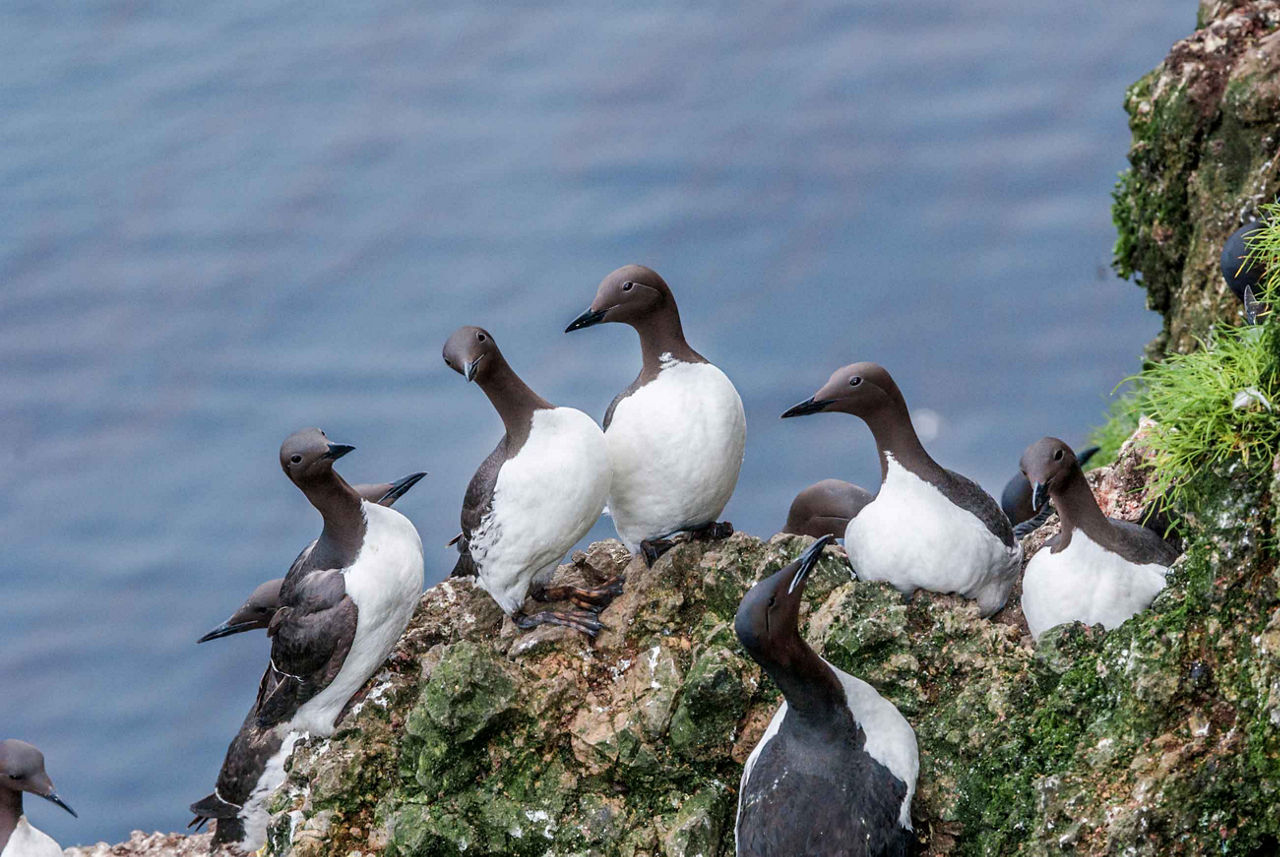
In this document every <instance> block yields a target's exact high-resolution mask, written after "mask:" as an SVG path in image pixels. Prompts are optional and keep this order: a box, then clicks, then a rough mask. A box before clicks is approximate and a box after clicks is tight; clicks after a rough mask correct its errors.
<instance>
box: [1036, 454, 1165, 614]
mask: <svg viewBox="0 0 1280 857" xmlns="http://www.w3.org/2000/svg"><path fill="white" fill-rule="evenodd" d="M1022 470H1023V472H1024V473H1025V474H1026V476H1027V479H1029V480H1031V482H1032V483H1034V486H1033V488H1032V493H1033V495H1034V497H1035V499H1034V501H1033V502H1034V504H1035V506H1036V507H1037V508H1039V507H1040V506H1042V505H1043V504H1044V503H1046V502H1047V501H1048V500H1049V499H1052V500H1053V505H1054V508H1056V509H1057V510H1058V517H1059V518H1060V519H1061V520H1062V530H1061V531H1060V532H1059V533H1058V535H1056V536H1054V537H1053V538H1051V539H1049V540H1048V541H1046V542H1045V543H1044V547H1042V548H1041V549H1040V550H1039V551H1038V552H1037V553H1036V554H1035V556H1033V557H1031V561H1030V562H1028V563H1027V571H1026V574H1025V575H1024V577H1023V579H1022V613H1023V615H1024V616H1026V617H1027V627H1028V628H1029V629H1030V630H1031V635H1032V636H1033V637H1037V638H1038V637H1039V636H1040V635H1041V634H1043V633H1044V632H1045V631H1047V630H1048V629H1049V628H1052V627H1054V626H1055V625H1061V624H1063V623H1065V622H1084V623H1085V624H1086V625H1096V624H1101V625H1102V626H1103V627H1104V628H1114V627H1116V626H1117V625H1119V624H1121V623H1122V622H1124V621H1125V620H1126V619H1128V618H1129V617H1131V616H1133V615H1134V614H1135V613H1137V612H1139V611H1141V610H1145V609H1147V607H1149V606H1150V605H1151V602H1152V600H1154V599H1155V597H1156V594H1157V593H1159V592H1160V590H1161V589H1164V584H1165V574H1166V572H1167V570H1168V567H1169V566H1170V565H1172V564H1173V561H1174V560H1175V559H1177V558H1178V551H1177V550H1176V549H1175V548H1174V547H1173V546H1172V545H1170V544H1169V543H1168V542H1166V541H1165V540H1164V539H1162V538H1160V536H1158V535H1157V534H1156V533H1154V532H1152V531H1151V530H1149V529H1147V528H1146V527H1142V526H1139V525H1137V524H1131V523H1128V522H1127V521H1118V520H1116V519H1115V518H1108V517H1106V516H1105V515H1103V514H1102V510H1101V509H1099V508H1098V503H1097V501H1096V500H1095V499H1094V497H1093V492H1092V491H1090V490H1089V483H1088V482H1087V481H1086V480H1085V478H1084V472H1083V471H1082V470H1081V469H1080V464H1079V462H1078V461H1077V460H1076V456H1075V454H1074V453H1073V452H1072V451H1071V447H1069V446H1067V445H1066V444H1065V443H1063V442H1062V441H1060V440H1058V439H1057V438H1056V437H1046V438H1043V439H1042V440H1038V441H1036V442H1035V443H1033V444H1032V445H1031V446H1029V447H1027V451H1026V452H1024V453H1023V454H1022Z"/></svg>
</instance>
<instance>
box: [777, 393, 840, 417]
mask: <svg viewBox="0 0 1280 857" xmlns="http://www.w3.org/2000/svg"><path fill="white" fill-rule="evenodd" d="M833 401H835V400H834V399H814V398H813V396H810V397H809V398H807V399H805V400H804V401H803V402H801V403H800V404H798V405H792V406H791V407H789V408H787V409H786V410H785V411H783V412H782V418H783V419H784V420H785V419H787V418H788V417H803V416H807V415H808V414H816V413H818V412H819V411H821V410H822V409H823V408H825V407H826V406H827V405H829V404H831V403H832V402H833Z"/></svg>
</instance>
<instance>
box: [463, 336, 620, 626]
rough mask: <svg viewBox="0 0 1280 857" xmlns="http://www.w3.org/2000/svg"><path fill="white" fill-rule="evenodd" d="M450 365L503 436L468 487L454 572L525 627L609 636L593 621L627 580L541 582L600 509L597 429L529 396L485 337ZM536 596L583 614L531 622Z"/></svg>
mask: <svg viewBox="0 0 1280 857" xmlns="http://www.w3.org/2000/svg"><path fill="white" fill-rule="evenodd" d="M444 362H445V364H446V365H447V366H448V367H449V368H450V369H453V370H454V371H455V372H457V373H459V374H460V375H462V376H463V377H464V378H466V379H467V380H468V381H474V382H475V383H476V384H477V385H478V386H479V387H480V389H481V390H483V391H484V394H485V395H486V396H488V397H489V401H490V402H491V403H492V404H493V407H494V409H495V410H496V411H497V412H498V416H500V417H501V418H502V425H503V427H504V428H505V429H506V433H505V434H504V435H503V436H502V440H500V441H498V446H497V447H496V448H495V449H494V450H493V452H492V453H490V454H489V457H488V458H486V459H485V460H484V463H482V464H481V465H480V469H479V470H477V471H476V473H475V475H474V476H473V477H471V484H470V485H468V486H467V494H466V497H465V499H464V500H463V503H462V536H461V537H460V538H459V539H458V540H457V544H458V552H459V554H461V556H460V557H459V558H458V566H457V567H456V568H455V569H454V572H453V573H454V574H455V575H459V574H475V575H476V576H477V578H478V579H479V582H480V585H481V586H482V587H484V590H485V591H486V592H488V593H489V594H490V595H491V596H493V600H494V601H496V602H498V605H499V606H500V607H501V608H502V609H503V611H504V612H505V613H506V614H507V615H508V616H510V617H511V618H512V619H513V620H514V621H515V623H516V625H518V626H519V627H520V628H525V629H528V628H534V627H536V626H538V625H543V624H555V625H563V626H566V627H569V628H574V629H576V630H579V631H582V632H583V633H584V634H587V635H588V636H593V637H594V636H595V635H596V634H597V633H598V632H599V631H600V629H601V628H602V627H603V626H602V625H601V624H600V621H599V620H598V619H597V618H596V615H595V614H596V612H598V611H599V610H600V609H601V608H603V607H604V606H605V605H607V604H608V603H609V602H610V601H612V600H613V598H614V597H615V596H617V595H618V593H620V592H621V591H622V583H621V581H619V580H614V581H610V582H609V583H607V584H605V585H603V586H600V587H597V588H593V589H583V588H580V587H574V586H558V587H545V586H542V585H541V581H543V580H545V578H546V576H548V575H550V573H551V572H552V571H554V570H555V567H556V564H557V563H559V562H560V559H561V558H562V557H563V556H564V554H565V552H566V551H567V550H569V548H571V547H573V545H574V544H575V543H576V542H577V541H578V540H579V539H581V538H582V537H583V536H584V535H586V534H587V531H588V530H590V529H591V527H592V525H593V524H595V522H596V521H598V520H599V519H600V514H601V512H602V511H603V510H604V502H605V498H606V497H608V495H609V453H608V450H607V449H606V447H605V440H604V435H603V433H602V432H601V431H600V427H599V426H597V425H596V423H595V420H593V419H591V417H589V416H587V415H586V414H584V413H583V412H582V411H579V410H576V409H574V408H564V407H556V406H555V405H553V404H551V403H550V402H548V401H547V400H546V399H544V398H542V397H541V396H539V395H538V394H537V393H535V392H534V391H533V390H531V389H529V386H528V385H527V384H525V383H524V381H522V380H520V376H518V375H517V374H516V373H515V370H514V369H512V368H511V366H510V364H508V363H507V360H506V358H505V357H503V356H502V352H501V351H500V350H498V344H497V343H496V342H494V340H493V336H492V335H491V334H490V333H489V332H488V331H487V330H484V329H483V328H479V327H462V328H459V329H458V330H457V331H455V332H454V334H453V335H452V336H450V337H449V341H448V342H446V343H445V346H444ZM530 595H532V596H533V598H534V599H535V600H538V601H564V600H568V601H572V602H573V603H575V604H576V605H578V607H579V608H583V609H578V610H568V611H554V610H543V611H540V612H537V613H532V614H526V613H525V612H524V601H525V598H526V597H528V596H530Z"/></svg>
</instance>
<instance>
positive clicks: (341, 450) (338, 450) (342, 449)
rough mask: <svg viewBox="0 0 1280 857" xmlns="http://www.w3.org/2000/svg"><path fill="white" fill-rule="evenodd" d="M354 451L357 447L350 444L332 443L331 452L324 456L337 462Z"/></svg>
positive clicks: (330, 445)
mask: <svg viewBox="0 0 1280 857" xmlns="http://www.w3.org/2000/svg"><path fill="white" fill-rule="evenodd" d="M354 449H355V447H354V446H352V445H351V444H348V443H331V444H329V451H328V452H326V453H325V454H324V457H325V458H331V459H333V460H334V461H337V460H338V459H339V458H341V457H342V456H344V455H346V454H347V453H348V452H351V451H353V450H354Z"/></svg>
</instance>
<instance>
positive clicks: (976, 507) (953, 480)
mask: <svg viewBox="0 0 1280 857" xmlns="http://www.w3.org/2000/svg"><path fill="white" fill-rule="evenodd" d="M943 472H944V473H946V474H947V476H948V477H949V478H948V479H947V480H946V481H944V482H943V483H942V485H941V486H940V487H941V488H942V493H943V496H945V497H946V498H947V499H948V500H950V501H951V502H952V503H955V504H956V505H957V506H959V507H961V508H962V509H967V510H969V511H970V512H972V513H973V514H974V515H976V516H977V518H978V520H980V521H982V523H983V525H985V526H986V528H987V529H988V530H990V531H991V535H993V536H995V537H996V538H998V539H999V540H1000V541H1002V542H1004V544H1005V546H1006V547H1013V546H1014V544H1015V541H1014V538H1013V524H1010V523H1009V519H1008V517H1006V516H1005V513H1004V512H1003V511H1002V510H1001V509H1000V504H999V503H997V502H996V501H995V498H994V497H992V496H991V495H990V494H988V493H987V492H986V491H983V490H982V486H980V485H979V484H978V483H977V482H974V481H973V480H972V479H970V478H969V477H967V476H961V475H960V474H959V473H956V472H955V471H954V470H945V471H943Z"/></svg>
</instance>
